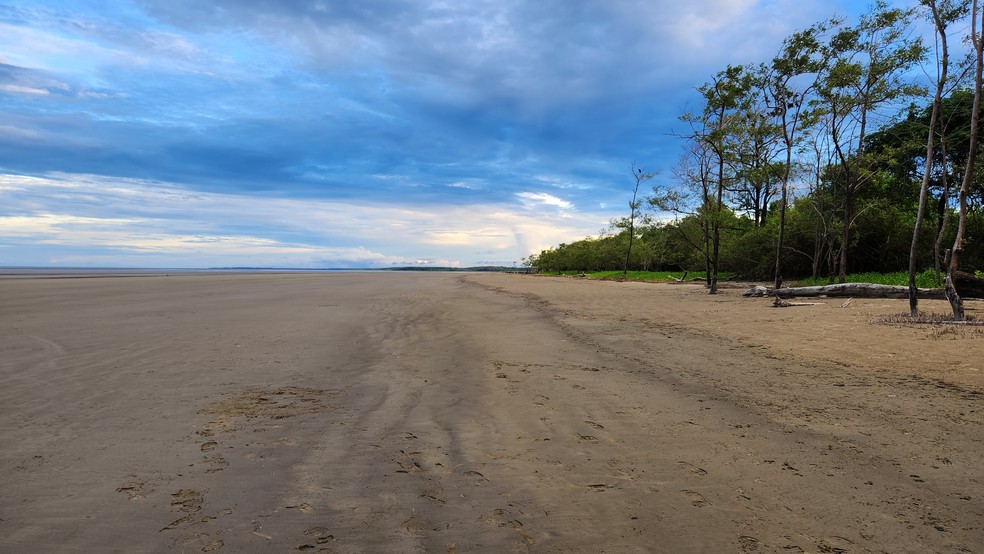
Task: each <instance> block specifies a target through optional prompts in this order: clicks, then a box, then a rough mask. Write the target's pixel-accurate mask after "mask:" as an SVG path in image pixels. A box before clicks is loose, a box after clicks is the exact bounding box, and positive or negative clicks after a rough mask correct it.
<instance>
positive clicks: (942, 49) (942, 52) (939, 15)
mask: <svg viewBox="0 0 984 554" xmlns="http://www.w3.org/2000/svg"><path fill="white" fill-rule="evenodd" d="M920 4H922V5H923V6H925V7H926V8H928V9H929V11H930V15H931V16H932V20H933V27H934V29H935V31H936V41H937V54H938V56H939V64H938V65H937V75H936V83H935V84H936V93H935V94H934V95H933V107H932V109H931V113H930V117H929V129H928V131H927V133H926V163H925V167H924V168H923V178H922V184H921V186H920V187H919V207H918V208H917V211H916V223H915V225H914V226H913V229H912V245H911V247H910V248H909V314H910V315H911V316H913V317H915V316H916V314H917V313H918V311H919V299H918V298H917V297H916V259H917V254H918V248H919V234H920V231H921V230H922V221H923V214H924V213H925V212H926V195H927V193H928V190H929V182H930V178H931V177H932V174H933V160H934V159H935V157H936V156H935V155H934V154H935V149H936V144H935V139H936V128H937V123H936V122H937V119H938V118H939V113H940V106H941V105H942V103H943V92H944V91H945V90H946V86H947V80H948V79H949V71H950V49H949V45H948V44H947V34H946V31H947V27H949V26H950V24H951V23H953V22H954V21H956V20H958V19H960V18H961V17H963V15H964V14H965V13H966V6H967V2H966V1H959V0H958V1H957V2H956V3H954V2H952V1H950V0H940V1H937V0H922V1H921V2H920Z"/></svg>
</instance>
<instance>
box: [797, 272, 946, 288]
mask: <svg viewBox="0 0 984 554" xmlns="http://www.w3.org/2000/svg"><path fill="white" fill-rule="evenodd" d="M845 282H847V283H874V284H876V285H894V286H899V287H905V286H908V285H909V273H908V272H907V271H893V272H891V273H871V272H869V273H848V274H847V281H845ZM828 284H830V281H829V280H827V279H813V278H806V279H800V280H798V281H796V283H795V285H796V286H798V287H811V286H817V285H828ZM916 286H917V287H919V288H927V289H929V288H936V287H938V286H939V285H937V284H936V275H935V273H934V272H933V270H932V269H927V270H925V271H923V272H921V273H917V274H916Z"/></svg>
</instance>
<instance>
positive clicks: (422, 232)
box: [0, 174, 610, 267]
mask: <svg viewBox="0 0 984 554" xmlns="http://www.w3.org/2000/svg"><path fill="white" fill-rule="evenodd" d="M517 199H518V203H517V204H512V205H504V204H470V205H463V206H438V205H422V206H401V205H397V204H395V203H387V204H380V203H372V204H370V203H359V202H343V201H337V200H299V199H286V198H257V197H251V196H245V195H236V194H219V193H209V192H195V191H191V190H189V189H187V188H185V187H181V186H179V185H175V184H173V183H162V182H153V181H143V180H138V179H121V178H108V177H100V176H94V175H75V174H52V175H49V176H47V177H26V176H19V175H9V174H8V175H0V206H2V208H0V242H5V243H7V244H8V245H13V247H14V248H17V247H19V248H21V250H19V251H15V252H13V253H12V251H11V249H10V248H7V250H6V251H5V253H4V257H3V258H0V263H6V264H12V265H30V264H29V263H28V262H30V261H31V260H28V259H26V258H27V257H29V256H31V255H33V254H31V250H32V249H34V248H36V247H39V246H44V247H45V248H46V252H52V251H53V252H56V253H57V255H55V256H50V257H49V258H48V259H49V260H51V259H59V260H65V259H68V257H69V256H78V254H74V253H73V252H74V251H75V250H78V249H87V250H93V251H94V253H93V254H92V256H93V259H96V258H99V257H105V256H106V255H107V251H109V252H112V253H113V254H114V255H116V256H117V257H118V259H119V260H130V261H128V262H127V263H128V264H129V265H143V266H147V265H155V266H171V267H214V266H220V265H221V266H280V267H285V266H290V267H325V266H334V267H339V266H349V267H351V266H363V267H365V266H389V265H394V264H396V265H401V264H418V263H426V264H431V265H449V266H455V265H471V264H473V263H474V262H475V261H476V260H479V259H490V258H495V259H513V260H519V259H520V258H522V257H525V256H526V255H528V254H530V253H532V252H538V251H539V250H542V249H544V248H548V247H550V246H553V245H556V244H557V243H559V242H567V241H571V240H575V239H579V238H583V237H585V236H587V235H589V234H592V233H594V232H596V231H597V229H599V228H600V227H601V226H603V225H604V224H605V222H607V221H608V219H609V217H610V214H603V213H594V214H591V213H588V214H578V217H576V218H575V217H572V213H571V210H572V208H573V206H572V205H571V203H570V202H567V201H565V200H562V199H560V198H557V197H554V196H551V195H549V194H545V193H532V192H531V193H522V194H520V195H517ZM17 252H20V254H17ZM18 256H20V258H18ZM21 258H22V259H21ZM100 259H101V258H100ZM33 263H40V262H38V261H36V260H35V261H34V262H33ZM77 263H82V262H81V261H78V262H77ZM122 263H123V262H119V263H117V264H116V265H119V264H122ZM85 265H92V264H85Z"/></svg>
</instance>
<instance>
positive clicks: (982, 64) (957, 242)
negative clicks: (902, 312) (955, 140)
mask: <svg viewBox="0 0 984 554" xmlns="http://www.w3.org/2000/svg"><path fill="white" fill-rule="evenodd" d="M977 3H978V0H973V7H972V8H971V16H970V21H971V31H970V39H971V42H972V43H973V45H974V54H975V66H974V108H973V110H972V111H971V118H970V145H969V146H968V152H967V168H966V169H965V170H964V174H963V181H962V182H961V184H960V192H959V206H960V211H959V214H960V215H959V219H958V220H957V235H956V237H955V238H954V240H953V250H951V251H950V263H948V264H947V271H946V281H945V286H944V291H945V293H946V298H947V300H949V301H950V308H951V309H952V310H953V319H954V320H955V321H963V320H964V306H963V300H962V299H961V298H960V294H959V293H958V291H957V289H956V285H955V284H954V282H955V280H956V272H957V270H958V269H959V268H960V256H961V254H963V249H964V233H965V232H966V229H967V196H968V194H969V192H970V184H971V181H972V180H973V178H974V164H975V161H976V159H977V127H978V124H979V122H980V109H981V85H982V81H984V37H982V36H981V34H980V33H979V31H978V27H977V23H978V21H977V17H978V12H979V9H978V5H977ZM980 15H981V22H980V23H981V27H982V29H981V30H982V31H984V11H980Z"/></svg>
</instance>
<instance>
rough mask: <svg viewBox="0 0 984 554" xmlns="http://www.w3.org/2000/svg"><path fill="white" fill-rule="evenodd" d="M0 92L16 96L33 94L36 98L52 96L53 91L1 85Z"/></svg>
mask: <svg viewBox="0 0 984 554" xmlns="http://www.w3.org/2000/svg"><path fill="white" fill-rule="evenodd" d="M0 90H2V91H4V92H12V93H15V94H32V95H36V96H44V95H47V94H51V91H50V90H48V89H46V88H36V87H25V86H22V85H0Z"/></svg>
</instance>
